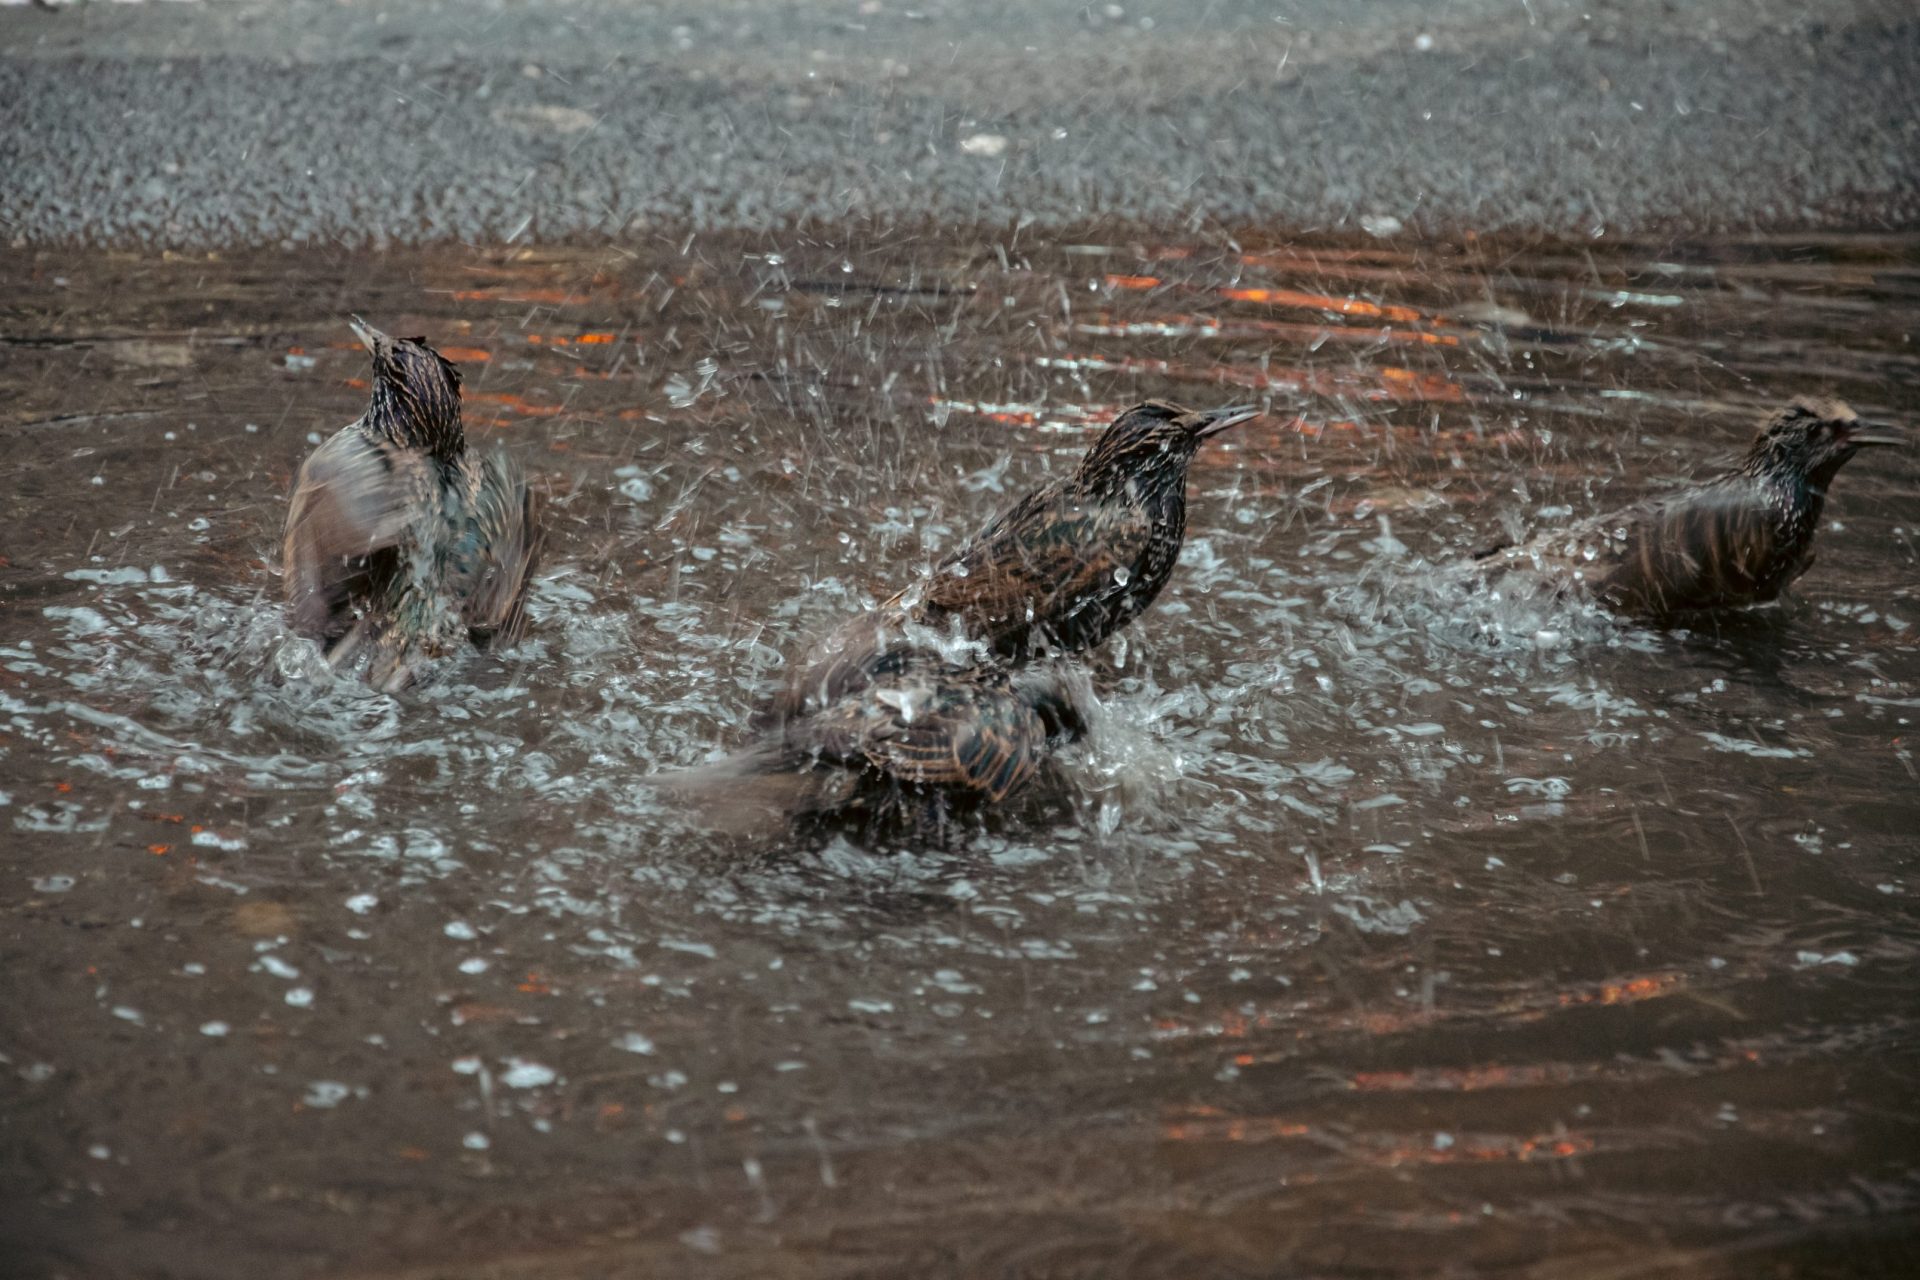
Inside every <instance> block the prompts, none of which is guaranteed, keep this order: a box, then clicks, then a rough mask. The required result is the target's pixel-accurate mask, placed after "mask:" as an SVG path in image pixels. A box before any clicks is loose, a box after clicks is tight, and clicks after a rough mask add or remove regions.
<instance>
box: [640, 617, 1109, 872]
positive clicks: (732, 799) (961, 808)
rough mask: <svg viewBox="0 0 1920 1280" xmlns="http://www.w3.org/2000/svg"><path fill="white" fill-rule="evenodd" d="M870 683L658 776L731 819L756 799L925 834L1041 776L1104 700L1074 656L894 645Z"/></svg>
mask: <svg viewBox="0 0 1920 1280" xmlns="http://www.w3.org/2000/svg"><path fill="white" fill-rule="evenodd" d="M865 674H866V677H867V679H866V682H865V683H864V684H863V685H862V686H861V687H860V688H859V689H857V690H854V691H851V692H847V693H843V694H841V695H840V696H839V697H837V698H836V699H835V700H834V701H832V702H831V703H829V704H827V705H826V706H824V707H821V708H819V709H817V710H814V711H812V712H810V713H809V714H807V715H804V716H799V717H796V718H793V719H790V720H788V721H786V722H785V723H784V724H782V725H780V726H778V727H777V728H775V729H773V730H771V731H769V732H768V733H766V734H765V735H764V736H763V737H762V738H761V739H760V741H758V742H757V743H756V744H754V745H753V746H751V747H749V748H748V749H747V750H745V751H742V752H740V753H739V754H737V755H734V756H731V757H729V758H727V759H724V760H721V761H718V762H717V763H714V764H710V765H703V766H700V767H698V768H694V769H688V770H683V771H680V772H677V773H668V774H662V775H658V776H657V777H655V778H654V779H653V782H654V784H655V785H658V786H662V787H665V788H667V789H669V790H675V791H680V792H682V793H685V794H693V795H703V796H706V797H708V798H709V799H710V801H711V805H710V807H711V808H712V809H714V810H715V811H716V812H717V813H722V814H723V816H725V817H726V818H727V819H729V820H737V819H738V818H739V817H740V815H742V814H744V813H750V812H752V811H754V810H771V811H774V812H777V813H778V814H780V815H781V816H782V817H784V818H787V819H797V820H800V821H802V822H809V823H815V824H844V823H851V824H853V825H855V826H857V827H858V828H860V829H861V830H863V831H865V832H866V833H868V834H870V835H876V834H894V835H906V836H916V837H923V836H928V835H931V834H934V833H936V832H939V831H943V830H945V829H946V828H947V826H948V824H949V823H950V822H951V821H952V820H953V819H954V818H956V817H958V816H960V815H963V814H968V813H975V812H978V811H980V810H982V809H984V808H987V807H990V806H993V805H998V804H999V803H1001V802H1002V801H1004V800H1007V799H1008V798H1010V797H1012V796H1014V795H1016V794H1017V793H1019V792H1020V791H1021V790H1023V789H1024V788H1025V787H1026V786H1027V785H1028V784H1029V783H1031V782H1032V781H1033V779H1034V777H1035V775H1036V774H1037V773H1038V772H1039V769H1040V767H1041V765H1042V763H1043V762H1044V761H1045V760H1046V759H1047V758H1048V756H1049V755H1050V754H1051V752H1052V750H1053V749H1055V748H1056V747H1059V746H1061V745H1064V744H1066V743H1069V742H1073V741H1077V740H1078V739H1080V738H1081V737H1084V736H1085V734H1086V732H1087V729H1088V725H1089V721H1090V718H1091V716H1092V714H1093V708H1094V706H1095V703H1094V698H1093V692H1092V686H1091V684H1090V683H1089V682H1088V680H1087V677H1086V673H1085V672H1084V671H1082V670H1081V669H1079V668H1078V667H1075V666H1071V665H1069V664H1067V663H1064V662H1042V663H1034V664H1031V665H1028V666H1025V667H1022V668H1019V669H1017V670H1014V669H1009V668H1007V667H1005V666H1002V665H1000V664H997V663H982V664H978V665H974V666H960V665H957V664H954V663H950V662H947V661H945V660H943V659H942V658H940V657H939V656H938V655H935V654H931V653H926V652H915V651H896V652H894V653H892V654H889V655H888V656H887V657H886V658H884V659H881V660H878V661H876V662H875V663H874V664H872V665H871V666H869V667H868V669H867V671H866V673H865Z"/></svg>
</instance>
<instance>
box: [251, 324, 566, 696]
mask: <svg viewBox="0 0 1920 1280" xmlns="http://www.w3.org/2000/svg"><path fill="white" fill-rule="evenodd" d="M352 327H353V331H354V333H355V334H356V335H357V336H358V337H359V339H360V341H361V342H362V343H364V344H365V345H366V348H367V351H368V353H369V355H370V356H371V357H372V361H373V379H372V396H371V398H370V400H369V403H368V405H367V411H366V412H365V413H364V414H362V415H361V417H360V418H359V419H358V420H357V421H355V422H353V423H350V424H349V425H347V426H346V427H343V428H342V429H341V430H340V431H338V432H337V433H335V434H334V435H333V436H332V437H331V438H330V439H328V440H327V441H326V442H325V443H324V444H322V445H321V446H320V447H319V448H318V449H316V450H314V452H313V453H312V454H311V455H309V456H308V457H307V459H306V461H305V462H304V463H302V464H301V467H300V473H299V475H298V477H297V478H296V479H295V482H294V487H293V499H292V503H291V505H290V506H289V508H288V512H287V528H286V537H285V540H284V544H283V549H282V559H283V563H284V569H285V586H286V596H287V603H288V607H289V614H290V617H291V620H292V624H293V628H294V630H295V631H297V632H299V633H300V634H301V635H305V636H308V637H311V638H312V639H314V640H317V641H318V642H319V643H320V644H321V646H322V648H323V650H324V652H325V654H326V658H327V662H328V663H329V664H330V665H332V666H334V667H336V668H339V667H343V666H347V665H349V664H353V665H356V666H359V667H360V669H361V670H362V672H363V674H364V675H365V677H366V678H367V680H368V681H369V682H370V683H372V684H374V685H375V686H376V687H378V688H381V689H384V690H387V691H389V692H392V691H397V690H399V689H401V688H404V687H405V686H406V685H407V684H408V683H410V682H411V681H412V680H413V679H414V677H415V675H416V674H417V672H418V670H419V669H420V667H421V665H422V664H423V663H424V662H426V661H427V660H428V659H431V658H435V657H439V656H442V655H444V654H447V653H450V652H453V651H454V650H456V649H458V648H459V647H461V646H462V645H464V644H465V643H467V642H469V641H470V642H472V643H473V644H475V645H479V646H483V647H484V646H488V645H499V646H507V645H511V644H513V643H515V642H516V641H517V640H518V639H519V638H520V636H521V634H522V633H523V632H524V631H525V629H526V621H527V615H526V600H527V588H528V585H529V583H530V582H531V580H532V574H533V566H534V563H535V560H536V558H537V556H538V552H539V545H540V537H539V530H538V525H537V522H536V519H535V506H534V499H533V495H532V493H531V492H530V491H529V489H528V487H527V481H526V477H525V475H524V474H523V473H522V472H521V470H520V467H519V465H518V464H516V463H515V462H513V461H512V460H511V459H510V458H508V457H507V456H506V455H505V454H503V453H498V452H495V453H492V454H489V455H487V456H485V457H481V456H477V455H476V454H475V453H474V451H473V450H472V449H470V448H468V447H467V437H466V431H465V428H464V426H463V424H462V421H461V415H460V372H459V370H458V369H456V368H455V367H454V365H453V363H452V362H451V361H449V360H447V359H446V358H445V357H443V356H442V355H441V354H440V353H439V352H437V351H435V350H434V349H433V348H432V347H430V346H428V345H427V343H426V340H425V339H424V338H392V337H389V336H387V335H386V334H384V333H381V332H380V331H379V330H378V329H375V328H373V327H372V326H371V325H369V324H367V323H366V322H365V321H363V320H361V319H360V318H359V317H358V316H355V317H354V318H353V320H352Z"/></svg>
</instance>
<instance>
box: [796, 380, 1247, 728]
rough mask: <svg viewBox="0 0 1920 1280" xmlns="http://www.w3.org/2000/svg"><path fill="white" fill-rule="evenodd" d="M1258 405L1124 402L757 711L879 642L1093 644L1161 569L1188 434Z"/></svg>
mask: <svg viewBox="0 0 1920 1280" xmlns="http://www.w3.org/2000/svg"><path fill="white" fill-rule="evenodd" d="M1259 412H1260V411H1259V410H1258V409H1257V408H1255V407H1253V406H1250V405H1233V406H1231V407H1228V408H1224V409H1187V408H1183V407H1181V406H1180V405H1177V404H1169V403H1167V402H1166V401H1164V400H1148V401H1145V402H1143V403H1141V404H1137V405H1134V406H1133V407H1132V408H1130V409H1127V410H1125V411H1124V412H1122V413H1121V414H1120V415H1119V416H1118V417H1117V418H1115V419H1114V421H1113V422H1112V424H1111V425H1109V426H1108V427H1107V428H1106V430H1105V431H1103V432H1102V433H1101V435H1100V437H1099V439H1097V440H1095V441H1094V444H1093V447H1092V448H1091V449H1089V450H1088V451H1087V453H1086V456H1085V457H1083V458H1082V459H1081V461H1080V464H1079V466H1077V467H1076V468H1075V469H1074V470H1073V472H1072V473H1071V474H1069V475H1066V476H1062V477H1061V478H1060V479H1058V480H1055V481H1054V482H1052V483H1051V484H1048V485H1045V486H1043V487H1041V488H1039V489H1036V490H1034V491H1033V492H1031V493H1029V494H1027V495H1026V496H1025V497H1023V498H1021V499H1020V500H1019V501H1018V502H1016V503H1014V504H1013V505H1012V506H1011V507H1009V508H1008V509H1007V510H1005V511H1003V512H1002V513H1001V514H1000V515H998V516H997V517H995V518H994V519H993V520H992V521H991V522H990V523H989V524H988V525H987V526H986V528H984V529H982V530H981V531H980V532H979V533H978V534H977V535H975V536H974V537H973V538H972V539H971V540H970V541H968V542H967V543H966V545H964V546H962V547H960V548H959V549H958V550H956V551H955V552H953V553H952V554H951V555H949V556H947V557H946V558H945V559H943V560H941V561H940V562H939V563H938V564H936V565H935V566H934V567H933V570H932V572H931V574H930V575H929V576H927V577H924V578H922V579H921V580H920V581H917V582H915V583H914V584H912V585H911V586H909V587H907V588H906V589H905V590H903V591H900V592H899V593H897V594H896V595H894V596H892V597H890V598H889V599H887V600H886V601H884V602H882V603H881V604H880V605H879V606H878V607H877V608H875V609H873V610H871V611H870V612H868V613H866V614H864V615H862V616H861V617H858V618H855V619H853V620H851V621H849V622H847V623H846V624H844V625H843V626H841V627H840V628H838V629H837V630H835V631H834V632H832V633H831V634H830V635H828V636H827V637H826V638H825V639H824V640H823V641H821V642H820V643H819V644H817V645H816V646H815V647H814V648H813V650H812V651H811V652H810V653H808V654H807V655H806V657H805V658H804V659H803V660H802V661H801V662H799V663H797V664H795V668H794V674H793V675H792V676H791V677H789V679H788V681H787V684H786V686H785V688H784V689H783V690H782V691H781V692H780V693H779V694H778V695H777V696H776V697H775V698H774V700H773V703H772V705H771V707H769V708H768V709H767V711H765V712H764V713H763V714H762V715H761V717H760V723H762V724H769V723H777V722H779V721H781V720H784V719H787V718H790V717H793V716H796V715H804V714H806V713H807V712H808V711H810V710H818V709H820V708H823V707H828V706H832V705H834V704H835V703H837V702H838V701H839V699H840V698H841V697H842V696H843V695H845V694H847V693H848V692H850V691H853V690H857V689H858V688H859V687H860V686H861V685H862V684H864V683H865V682H866V681H867V679H868V678H869V676H870V673H871V672H872V671H873V670H874V669H875V668H876V664H880V665H884V661H885V659H886V657H887V655H889V654H890V653H892V652H894V651H896V650H898V649H900V648H902V647H914V646H915V645H916V644H919V645H924V644H925V643H926V641H927V640H928V638H929V636H944V637H947V638H949V639H952V640H958V641H960V642H962V643H965V644H968V645H971V646H975V647H977V648H979V649H983V650H984V651H985V654H986V656H990V657H992V658H995V659H998V660H1000V661H1003V662H1008V663H1022V662H1026V661H1028V660H1030V659H1032V658H1033V657H1035V656H1036V655H1040V654H1069V653H1078V652H1082V651H1085V650H1088V649H1093V648H1096V647H1097V646H1099V645H1100V644H1102V643H1104V642H1105V641H1106V639H1107V638H1108V637H1109V636H1111V635H1112V634H1113V633H1114V632H1115V631H1118V630H1119V629H1120V628H1121V627H1124V626H1126V625H1127V623H1129V622H1131V621H1132V620H1133V619H1135V618H1137V617H1139V616H1140V614H1141V613H1142V612H1143V611H1144V610H1145V609H1146V608H1147V606H1148V605H1150V604H1152V603H1153V601H1154V598H1155V597H1156V596H1158V595H1159V594H1160V589H1161V588H1162V587H1164V586H1166V584H1167V579H1168V578H1169V577H1171V576H1172V574H1173V568H1174V564H1175V562H1176V561H1177V560H1178V559H1179V557H1180V547H1181V544H1182V542H1183V541H1184V540H1185V538H1186V529H1187V469H1188V467H1189V466H1190V465H1191V464H1192V462H1193V459H1194V455H1195V454H1196V453H1198V452H1199V449H1200V446H1201V445H1202V444H1204V443H1205V442H1206V441H1208V440H1209V439H1211V438H1213V437H1214V436H1216V435H1219V434H1220V433H1221V432H1223V431H1225V430H1227V429H1228V428H1229V427H1232V426H1235V425H1237V424H1239V423H1242V422H1245V421H1247V420H1248V419H1249V418H1253V417H1256V416H1258V414H1259ZM916 632H917V633H918V638H917V639H916V637H915V633H916Z"/></svg>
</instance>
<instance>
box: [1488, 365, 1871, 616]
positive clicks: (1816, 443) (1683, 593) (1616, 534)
mask: <svg viewBox="0 0 1920 1280" xmlns="http://www.w3.org/2000/svg"><path fill="white" fill-rule="evenodd" d="M1905 443H1906V440H1905V438H1904V437H1902V436H1900V435H1898V434H1896V433H1894V432H1891V431H1888V430H1885V429H1884V428H1880V427H1875V426H1870V425H1869V424H1868V423H1866V422H1864V421H1862V420H1861V419H1860V417H1859V415H1857V414H1856V413H1854V411H1853V410H1852V409H1851V408H1849V407H1848V406H1847V405H1846V404H1844V403H1842V402H1841V401H1838V400H1829V399H1821V398H1816V397H1801V398H1799V399H1796V400H1794V401H1793V402H1792V403H1790V404H1787V405H1785V406H1783V407H1781V408H1779V409H1776V410H1774V411H1773V412H1771V413H1769V414H1768V415H1767V417H1766V419H1765V420H1764V421H1763V422H1762V423H1761V425H1760V431H1759V434H1758V435H1757V436H1756V437H1755V438H1754V442H1753V447H1752V448H1751V449H1749V450H1748V451H1747V455H1746V457H1745V459H1743V460H1742V461H1741V463H1740V464H1739V465H1738V466H1737V467H1735V468H1734V469H1733V470H1731V471H1728V472H1726V473H1725V474H1723V475H1720V476H1717V477H1715V478H1713V479H1711V480H1708V481H1706V482H1704V483H1701V484H1696V485H1692V486H1690V487H1688V488H1685V489H1682V490H1680V491H1679V492H1677V493H1673V494H1669V495H1667V496H1664V497H1660V498H1655V499H1653V500H1651V501H1647V502H1642V503H1640V504H1638V505H1635V506H1631V507H1627V508H1625V509H1624V510H1621V511H1616V512H1613V513H1611V514H1609V515H1605V516H1601V517H1599V518H1597V519H1593V520H1589V521H1587V522H1585V523H1583V524H1580V525H1577V526H1575V527H1574V528H1572V529H1569V530H1564V531H1561V532H1556V533H1548V534H1543V535H1541V536H1539V537H1537V538H1535V539H1533V540H1532V541H1531V542H1528V543H1525V544H1523V545H1519V546H1512V545H1506V546H1495V547H1490V548H1488V549H1486V550H1485V551H1482V552H1479V553H1478V554H1477V555H1476V557H1475V558H1476V559H1479V560H1482V561H1486V562H1488V563H1489V564H1490V565H1491V566H1493V567H1494V568H1495V569H1496V570H1499V571H1503V570H1506V569H1512V568H1519V569H1523V570H1527V571H1532V572H1537V573H1542V574H1545V575H1547V576H1548V577H1549V578H1551V579H1552V580H1554V581H1555V582H1556V583H1558V584H1560V586H1561V588H1562V589H1572V590H1577V591H1583V592H1586V593H1589V594H1590V595H1591V596H1592V597H1593V598H1594V599H1595V600H1598V601H1599V602H1600V603H1602V604H1604V605H1606V606H1607V607H1608V608H1610V609H1612V610H1614V611H1615V612H1618V613H1621V614H1625V615H1628V616H1630V617H1637V618H1644V619H1648V620H1652V621H1666V620H1671V619H1673V618H1675V617H1677V616H1680V615H1683V614H1687V613H1691V612H1696V611H1699V610H1704V609H1731V608H1740V607H1742V606H1746V605H1755V604H1764V603H1766V602H1768V601H1770V600H1774V599H1776V598H1778V596H1779V595H1780V593H1781V591H1783V590H1784V589H1785V588H1786V587H1787V585H1788V584H1789V583H1791V582H1793V580H1794V579H1796V578H1798V577H1799V576H1800V575H1801V574H1803V573H1805V572H1806V571H1807V570H1808V568H1810V567H1811V566H1812V564H1813V537H1814V533H1815V531H1816V530H1817V529H1818V527H1819V524H1820V513H1821V511H1822V510H1823V509H1824V508H1825V506H1826V501H1827V490H1828V489H1829V488H1830V487H1831V486H1832V484H1833V480H1834V477H1835V476H1836V475H1838V474H1839V472H1840V468H1841V467H1843V466H1845V465H1846V464H1847V462H1848V461H1849V460H1850V459H1852V457H1853V456H1854V455H1855V454H1856V453H1858V452H1859V451H1860V450H1862V449H1864V448H1869V447H1872V446H1891V445H1902V444H1905Z"/></svg>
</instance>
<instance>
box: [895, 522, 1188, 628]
mask: <svg viewBox="0 0 1920 1280" xmlns="http://www.w3.org/2000/svg"><path fill="white" fill-rule="evenodd" d="M1152 531H1153V528H1152V522H1151V520H1150V519H1149V518H1148V516H1147V515H1146V513H1145V512H1144V511H1142V510H1139V509H1137V508H1136V507H1134V506H1133V505H1132V504H1122V503H1106V504H1092V505H1082V504H1080V503H1078V502H1076V501H1074V500H1073V499H1071V498H1069V497H1066V496H1064V495H1062V494H1059V493H1056V492H1049V491H1048V490H1044V489H1043V490H1041V491H1040V492H1038V493H1035V494H1033V495H1031V496H1029V497H1028V498H1027V499H1025V500H1023V501H1022V502H1020V503H1018V504H1017V505H1015V506H1014V507H1013V508H1011V509H1010V510H1008V511H1007V512H1006V514H1004V515H1002V516H1001V517H1000V518H999V519H997V520H995V521H994V522H993V523H992V524H990V525H988V526H987V527H986V528H985V529H984V530H982V531H981V533H980V535H979V536H978V537H976V538H975V539H973V541H971V542H969V543H968V544H967V545H966V546H965V547H963V548H961V549H960V550H959V551H958V552H956V553H955V554H954V555H952V556H949V557H948V558H947V559H946V560H944V561H942V562H941V563H940V564H939V566H938V567H936V568H935V570H934V574H933V580H932V581H931V582H930V583H928V584H927V586H926V589H925V592H924V594H923V596H922V603H921V605H920V610H921V612H922V613H923V614H924V615H925V616H926V618H927V619H928V620H929V621H931V622H934V623H936V624H937V623H940V622H944V621H945V620H946V619H948V618H954V617H957V618H959V619H961V622H962V625H963V626H964V627H965V629H966V631H967V632H968V634H970V635H972V636H975V637H977V638H979V639H981V640H985V641H987V642H988V643H989V644H992V645H993V646H994V647H996V648H1003V649H1004V648H1005V647H1006V646H1007V644H1008V643H1009V642H1010V641H1013V642H1017V639H1018V638H1019V637H1023V636H1024V635H1025V634H1026V632H1027V631H1029V630H1030V629H1031V628H1033V627H1035V626H1036V625H1039V626H1048V625H1051V626H1053V627H1060V626H1062V625H1065V624H1070V623H1072V622H1073V621H1074V620H1075V619H1076V618H1077V617H1078V616H1080V615H1082V614H1089V615H1092V614H1097V613H1098V612H1099V611H1101V610H1103V609H1105V608H1107V607H1108V606H1109V605H1110V604H1112V603H1113V602H1114V601H1115V599H1116V598H1117V597H1120V596H1122V595H1124V594H1125V593H1126V586H1127V583H1128V581H1129V580H1130V578H1131V575H1132V574H1133V573H1135V572H1137V566H1138V565H1139V564H1140V562H1141V560H1142V558H1143V557H1144V556H1145V554H1146V551H1147V547H1148V544H1149V541H1150V539H1151V537H1152ZM908 594H909V593H902V595H901V596H898V597H895V600H896V601H898V600H902V599H904V598H905V597H906V596H907V595H908ZM1016 647H1017V645H1016Z"/></svg>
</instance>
